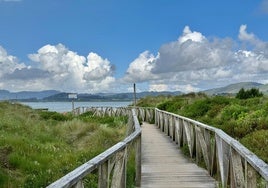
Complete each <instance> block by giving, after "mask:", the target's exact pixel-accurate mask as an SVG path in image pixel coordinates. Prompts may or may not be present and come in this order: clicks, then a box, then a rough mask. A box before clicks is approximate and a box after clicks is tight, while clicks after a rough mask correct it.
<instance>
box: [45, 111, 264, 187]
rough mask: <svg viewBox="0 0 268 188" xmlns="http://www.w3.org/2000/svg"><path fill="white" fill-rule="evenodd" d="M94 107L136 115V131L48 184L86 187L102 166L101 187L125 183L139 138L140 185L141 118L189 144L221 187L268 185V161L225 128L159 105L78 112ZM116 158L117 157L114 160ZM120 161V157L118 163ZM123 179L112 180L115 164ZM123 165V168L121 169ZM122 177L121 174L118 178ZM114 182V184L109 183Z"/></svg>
mask: <svg viewBox="0 0 268 188" xmlns="http://www.w3.org/2000/svg"><path fill="white" fill-rule="evenodd" d="M86 111H92V112H93V113H94V114H95V115H99V116H102V115H110V116H114V115H127V114H130V112H131V115H132V118H130V119H131V120H132V121H131V123H130V124H131V125H132V126H133V132H132V133H131V134H130V135H129V136H128V137H126V138H125V139H124V140H123V141H121V142H119V143H117V144H116V145H114V146H113V147H111V148H109V149H108V150H106V151H105V152H103V153H102V154H100V155H98V156H96V157H95V158H93V159H92V160H90V161H88V162H87V163H85V164H83V165H81V166H80V167H78V168H77V169H75V170H74V171H72V172H70V173H69V174H67V175H65V176H64V177H62V178H61V179H59V180H57V181H56V182H54V183H52V184H51V185H49V186H48V187H49V188H51V187H71V186H76V187H83V181H82V179H83V178H84V177H85V176H86V175H87V174H89V173H91V172H92V171H93V170H95V169H97V168H98V169H99V182H98V184H99V187H116V188H117V187H125V186H126V182H125V170H126V166H125V161H126V160H127V159H126V156H127V155H126V154H125V153H126V152H127V148H128V147H127V146H129V145H131V143H133V142H135V150H136V155H135V156H136V186H137V187H139V186H140V177H141V128H140V124H139V122H138V117H139V119H140V120H141V121H147V122H154V123H155V124H156V126H158V127H159V129H160V130H161V131H163V132H164V133H165V134H166V135H168V136H169V137H170V138H171V139H172V140H173V141H175V142H176V143H177V144H178V145H179V147H185V146H186V148H188V151H189V155H190V157H191V158H192V159H194V160H195V161H196V162H197V163H198V164H203V165H204V166H205V168H206V169H207V171H208V172H209V174H210V175H211V176H213V177H216V178H217V180H218V181H219V182H220V186H221V187H248V188H251V187H266V188H267V187H268V165H267V164H266V163H265V162H264V161H262V160H261V159H259V158H258V157H257V156H256V155H255V154H254V153H252V152H251V151H249V150H248V149H247V148H246V147H244V146H243V145H242V144H240V143H239V142H238V141H237V140H235V139H233V138H232V137H230V136H229V135H227V134H226V133H224V132H223V131H222V130H220V129H217V128H215V127H212V126H209V125H206V124H203V123H201V122H198V121H195V120H192V119H190V118H187V117H183V116H180V115H177V114H174V113H170V112H166V111H162V110H159V109H157V108H155V109H154V108H110V107H90V108H86V107H82V108H77V109H75V110H74V113H75V114H80V113H84V112H86ZM112 158H116V159H115V160H112ZM116 161H119V162H117V164H115V163H116ZM109 165H111V166H112V167H113V168H114V174H115V173H116V176H117V177H116V178H115V179H119V180H113V179H112V180H109V179H108V178H109V177H110V172H107V171H109V170H107V169H110V168H111V167H108V166H109ZM118 169H123V171H122V170H121V171H120V170H118ZM118 177H119V178H118ZM109 182H111V185H109Z"/></svg>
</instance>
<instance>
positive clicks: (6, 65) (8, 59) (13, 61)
mask: <svg viewBox="0 0 268 188" xmlns="http://www.w3.org/2000/svg"><path fill="white" fill-rule="evenodd" d="M0 66H1V69H0V77H1V76H3V75H4V74H7V73H12V72H13V71H14V70H16V69H22V68H25V67H26V65H25V64H24V63H19V60H18V59H17V58H16V57H15V56H12V55H9V54H8V53H7V51H6V50H5V49H4V48H3V47H2V46H0Z"/></svg>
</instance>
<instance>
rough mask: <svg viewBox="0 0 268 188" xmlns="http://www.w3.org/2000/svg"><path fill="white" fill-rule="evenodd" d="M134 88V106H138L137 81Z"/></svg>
mask: <svg viewBox="0 0 268 188" xmlns="http://www.w3.org/2000/svg"><path fill="white" fill-rule="evenodd" d="M133 89H134V107H136V102H137V101H136V100H137V98H136V84H135V83H134V84H133Z"/></svg>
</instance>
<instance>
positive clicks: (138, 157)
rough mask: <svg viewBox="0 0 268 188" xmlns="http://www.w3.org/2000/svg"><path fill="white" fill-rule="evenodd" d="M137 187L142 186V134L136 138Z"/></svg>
mask: <svg viewBox="0 0 268 188" xmlns="http://www.w3.org/2000/svg"><path fill="white" fill-rule="evenodd" d="M135 160H136V187H140V186H141V136H139V137H138V138H137V140H136V156H135Z"/></svg>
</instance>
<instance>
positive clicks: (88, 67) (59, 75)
mask: <svg viewBox="0 0 268 188" xmlns="http://www.w3.org/2000/svg"><path fill="white" fill-rule="evenodd" d="M29 58H30V59H31V60H32V61H35V62H38V63H39V64H40V69H42V70H43V71H47V72H49V73H50V74H51V78H50V85H51V86H52V87H53V88H54V87H56V86H60V88H61V89H63V90H68V89H69V90H70V89H71V90H89V91H91V92H92V91H93V92H97V91H102V90H105V89H108V88H109V85H110V84H112V82H114V80H115V79H114V78H113V77H112V74H113V66H112V65H111V63H110V62H109V60H107V59H103V58H102V57H100V56H99V55H98V54H96V53H93V52H90V53H89V54H88V56H87V58H85V57H84V56H81V55H78V54H77V53H76V52H73V51H70V50H69V49H67V48H66V47H65V46H64V45H63V44H58V45H55V46H53V45H46V46H43V47H42V48H40V49H39V50H38V52H37V53H36V54H30V55H29Z"/></svg>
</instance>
